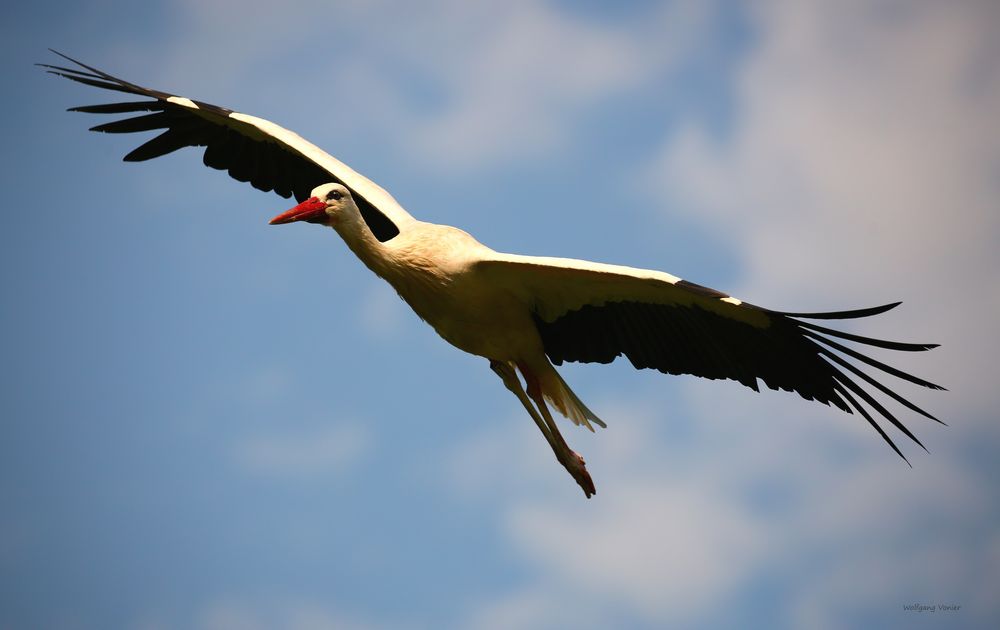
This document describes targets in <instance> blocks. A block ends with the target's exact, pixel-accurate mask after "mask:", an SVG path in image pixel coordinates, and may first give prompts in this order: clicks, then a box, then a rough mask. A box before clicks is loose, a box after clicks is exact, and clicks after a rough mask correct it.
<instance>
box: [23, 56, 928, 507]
mask: <svg viewBox="0 0 1000 630" xmlns="http://www.w3.org/2000/svg"><path fill="white" fill-rule="evenodd" d="M50 50H51V52H53V53H55V54H56V55H59V56H60V57H61V58H62V59H64V60H65V62H69V64H71V65H72V67H70V66H67V65H55V64H47V63H40V64H37V65H39V66H41V67H42V68H44V69H45V71H46V72H49V73H51V74H54V75H57V76H59V77H63V78H66V79H70V80H72V81H75V82H77V83H82V84H85V85H88V86H91V87H95V88H102V89H104V90H110V91H113V92H120V93H124V94H127V95H130V96H131V97H139V98H140V100H128V101H116V102H112V103H107V104H100V105H88V106H81V107H72V108H70V109H69V111H72V112H83V113H88V114H111V115H116V114H124V115H129V117H126V118H123V119H117V120H114V121H112V122H107V123H103V124H99V125H97V126H94V127H92V128H91V131H96V132H104V133H134V132H147V131H157V130H158V131H160V132H161V133H160V134H159V135H157V136H155V137H153V138H152V139H151V140H148V141H146V142H145V143H143V144H141V145H140V146H139V147H137V148H136V149H134V150H133V151H131V152H130V153H128V154H127V155H125V157H124V160H125V161H126V162H144V161H147V160H151V159H154V158H157V157H160V156H162V155H166V154H168V153H172V152H174V151H177V150H179V149H182V148H185V147H203V148H204V153H203V162H204V164H205V165H206V166H209V167H211V168H213V169H218V170H224V171H227V172H228V173H229V175H230V176H231V177H233V178H234V179H236V180H238V181H240V182H247V183H249V184H251V185H252V186H253V187H254V188H256V189H258V190H261V191H264V192H269V191H273V192H275V193H277V194H278V195H280V196H281V197H284V198H290V197H292V196H294V197H295V200H296V202H297V205H296V206H295V207H293V208H291V209H290V210H288V211H286V212H283V213H281V214H279V215H277V216H275V217H274V218H273V219H271V220H270V223H271V224H273V225H281V224H288V223H294V222H306V223H313V224H317V225H320V226H326V227H330V228H333V230H334V231H336V232H337V234H338V235H339V236H340V237H341V239H342V240H343V241H344V243H345V244H346V245H347V247H348V248H349V249H350V250H351V251H352V252H353V253H354V254H355V255H356V256H357V258H358V259H359V260H360V261H361V262H362V263H363V264H364V265H365V266H367V267H368V268H369V269H370V270H371V271H373V272H374V273H375V275H377V276H379V277H380V278H382V279H383V280H385V281H386V282H388V283H389V284H390V285H391V286H392V287H393V288H394V289H395V290H396V292H397V293H398V294H399V296H400V297H401V298H402V299H403V300H404V301H405V302H406V303H407V304H408V305H409V306H410V307H411V308H412V309H413V311H414V312H415V313H416V314H417V315H418V316H419V317H420V318H421V319H422V320H424V321H425V322H427V323H428V324H429V325H430V326H431V327H433V329H434V330H435V331H436V332H437V333H438V335H440V336H441V337H442V338H443V339H444V340H445V341H447V342H448V343H450V344H451V345H453V346H455V347H456V348H458V349H459V350H463V351H465V352H468V353H470V354H473V355H476V356H479V357H482V358H484V359H486V360H487V361H488V362H489V366H490V368H491V369H492V371H493V372H494V373H495V374H496V375H497V376H498V377H499V378H500V380H501V382H502V383H503V385H504V387H505V388H506V389H508V390H509V391H510V392H511V393H512V394H513V395H514V396H515V397H516V398H517V399H518V401H520V403H521V405H523V407H524V408H525V410H526V411H527V413H528V415H529V416H530V417H531V419H532V420H533V421H534V423H535V425H536V426H537V427H538V429H539V430H540V431H541V433H542V435H543V436H544V437H545V440H546V441H547V442H548V444H549V446H550V447H551V449H552V451H553V453H554V454H555V457H556V460H557V461H558V462H559V463H560V464H561V465H562V466H563V467H564V468H565V469H566V471H567V472H568V473H569V474H570V475H571V476H572V477H573V479H574V480H575V481H576V483H577V484H578V485H579V486H580V488H581V489H582V490H583V493H584V495H585V496H586V497H587V498H588V499H589V498H590V497H592V496H593V495H594V494H595V493H596V491H597V490H596V487H595V484H594V482H593V479H592V477H591V475H590V472H589V471H588V469H587V466H586V461H585V460H584V458H583V457H582V456H581V455H580V454H579V453H577V452H576V451H574V450H573V449H571V448H570V447H569V445H568V444H567V442H566V440H565V439H564V438H563V436H562V434H561V432H560V430H559V427H558V425H557V423H556V421H555V419H554V418H553V413H552V411H551V410H550V406H551V408H552V409H554V410H555V411H557V412H558V413H559V414H561V415H562V416H564V417H565V418H567V419H568V420H569V421H571V422H572V423H573V424H574V425H577V426H582V427H585V428H587V429H590V430H591V431H594V426H598V427H601V428H606V427H607V425H606V423H605V422H604V421H602V420H601V419H600V418H599V417H598V416H597V415H596V414H595V413H594V412H593V411H591V410H590V408H588V407H587V405H585V404H584V403H583V402H582V401H581V400H580V398H579V397H578V396H577V395H576V394H575V393H574V392H573V390H572V389H570V387H569V385H567V383H566V381H565V380H563V378H562V377H561V376H560V374H559V372H558V371H557V370H556V367H557V366H560V365H562V364H563V363H566V362H582V363H610V362H612V361H614V360H615V359H616V358H617V357H620V356H624V357H625V358H627V359H628V361H630V362H631V364H632V365H633V366H634V367H635V368H636V369H646V368H649V369H655V370H658V371H660V372H663V373H665V374H671V375H693V376H698V377H703V378H707V379H726V380H733V381H736V382H738V383H741V384H742V385H744V386H746V387H749V388H750V389H752V390H754V391H758V392H759V391H760V390H761V387H760V386H761V384H763V385H765V386H766V387H768V388H770V389H772V390H784V391H789V392H795V393H798V394H799V395H800V396H801V397H802V398H803V399H805V400H811V401H816V402H819V403H823V404H825V405H827V406H832V407H836V408H838V409H840V410H842V411H844V412H847V413H849V414H854V413H855V412H857V414H858V415H860V416H861V417H862V418H864V419H865V420H866V421H867V422H868V424H870V425H871V427H873V428H874V430H875V431H876V432H877V433H878V435H879V436H881V438H882V439H883V440H884V441H885V442H886V444H888V446H889V447H891V448H892V450H893V451H895V453H896V454H897V455H898V456H899V457H901V458H902V459H903V461H904V462H906V463H907V464H910V462H909V460H908V459H907V458H906V456H905V455H904V454H903V452H902V451H901V450H900V448H899V447H898V446H897V445H896V443H895V441H894V440H893V439H892V438H891V437H890V436H889V435H888V434H887V433H886V431H885V429H884V428H883V426H882V425H881V424H880V421H881V422H888V423H889V424H891V425H892V426H894V427H895V428H896V429H897V430H899V431H900V432H901V433H902V434H904V435H905V436H906V437H908V438H909V439H910V440H912V441H913V442H915V443H916V444H917V445H919V446H920V447H921V448H923V449H924V450H925V451H926V450H927V448H926V447H925V446H924V445H923V443H922V442H921V441H920V440H919V439H918V438H917V437H916V436H915V435H914V434H913V433H912V432H911V431H910V429H909V428H907V426H906V425H904V424H903V423H902V422H901V421H900V420H899V419H897V417H896V416H895V415H894V414H893V413H892V412H890V411H889V410H888V409H887V408H886V407H885V406H884V405H883V404H882V403H881V402H879V400H878V399H876V398H875V396H874V395H873V393H874V391H877V392H880V393H881V394H884V395H885V396H888V397H889V398H891V399H893V400H895V401H896V402H897V403H899V404H900V405H902V406H903V407H906V408H907V409H909V410H910V411H912V412H915V413H917V414H919V415H921V416H924V417H926V418H929V419H931V420H934V421H936V422H938V423H940V424H942V425H943V424H945V423H944V422H943V421H941V420H939V419H938V418H936V417H935V416H933V415H931V414H930V413H928V412H927V411H924V410H923V409H921V408H920V407H918V406H917V405H915V404H913V403H912V402H910V401H909V400H908V399H906V398H904V397H903V396H902V395H900V394H899V393H897V392H896V391H895V390H894V389H891V388H890V387H889V386H887V385H885V384H884V383H883V382H882V381H880V380H877V379H876V378H875V377H874V376H872V375H871V374H870V373H869V372H867V371H865V370H863V369H862V368H861V367H859V365H858V364H859V363H860V364H864V365H867V366H868V367H869V368H873V369H874V370H876V374H878V373H879V372H880V373H882V374H885V375H889V376H892V377H895V378H898V379H900V380H903V381H907V382H909V383H911V384H914V385H917V386H922V387H925V388H930V389H935V390H943V389H944V388H943V387H941V386H940V385H936V384H934V383H931V382H930V381H927V380H924V379H922V378H919V377H916V376H913V375H912V374H909V373H906V372H904V371H902V370H900V369H898V368H895V367H892V366H890V365H888V364H886V363H883V362H881V361H879V360H877V359H874V358H872V357H871V356H868V355H867V354H865V353H864V352H862V351H861V350H859V349H858V348H859V347H860V346H870V347H876V348H882V349H888V350H895V351H904V352H917V351H925V350H929V349H931V348H934V347H937V344H925V343H903V342H898V341H887V340H883V339H877V338H872V337H865V336H861V335H857V334H853V333H849V332H845V331H842V330H838V329H835V328H830V327H827V326H824V325H821V324H818V323H816V321H817V320H818V321H826V320H851V319H858V318H867V317H872V316H875V315H880V314H882V313H885V312H886V311H889V310H890V309H892V308H895V307H896V306H898V305H899V304H900V302H893V303H889V304H885V305H882V306H876V307H871V308H862V309H854V310H843V311H826V312H789V311H777V310H771V309H767V308H764V307H760V306H756V305H754V304H751V303H749V302H745V301H743V300H741V299H738V298H736V297H733V296H731V295H729V294H726V293H723V292H721V291H716V290H714V289H710V288H708V287H705V286H702V285H699V284H695V283H693V282H689V281H687V280H683V279H681V278H679V277H676V276H673V275H671V274H668V273H665V272H662V271H654V270H647V269H638V268H633V267H627V266H622V265H612V264H603V263H596V262H590V261H586V260H577V259H570V258H554V257H540V256H526V255H517V254H507V253H502V252H498V251H495V250H493V249H491V248H489V247H487V246H486V245H483V244H482V243H480V242H479V241H478V240H476V239H475V238H473V237H472V236H471V235H469V234H468V233H466V232H465V231H463V230H461V229H458V228H455V227H450V226H446V225H437V224H433V223H428V222H424V221H420V220H418V219H416V218H414V217H413V216H412V215H410V214H409V213H408V212H407V211H406V210H404V209H403V207H402V206H401V205H400V204H399V203H398V202H397V201H396V200H395V199H394V198H393V197H392V196H391V195H390V194H389V193H388V192H387V191H386V190H384V189H383V188H382V187H381V186H379V185H378V184H376V183H375V182H373V181H371V180H369V179H368V178H366V177H364V176H363V175H361V174H359V173H357V172H355V171H354V170H353V169H351V168H350V167H348V166H347V165H346V164H344V163H342V162H341V161H340V160H338V159H336V158H334V157H333V156H331V155H330V154H328V153H327V152H325V151H323V150H322V149H320V148H319V147H317V146H315V145H314V144H312V143H310V142H309V141H307V140H305V139H303V138H302V137H301V136H299V135H297V134H296V133H294V132H292V131H289V130H287V129H285V128H283V127H281V126H279V125H277V124H275V123H273V122H270V121H268V120H264V119H262V118H258V117H256V116H251V115H247V114H243V113H239V112H236V111H233V110H230V109H227V108H224V107H219V106H216V105H211V104H209V103H205V102H202V101H198V100H193V99H190V98H187V97H184V96H178V95H175V94H170V93H167V92H162V91H159V90H153V89H149V88H146V87H142V86H139V85H137V84H134V83H130V82H128V81H125V80H123V79H120V78H117V77H115V76H112V75H110V74H108V73H106V72H103V71H101V70H98V69H96V68H94V67H92V66H89V65H86V64H84V63H82V62H80V61H77V60H76V59H73V58H71V57H69V56H67V55H65V54H63V53H60V52H58V51H55V50H52V49H50ZM838 340H839V341H838ZM847 343H850V344H854V345H853V346H849V345H846V344H847ZM910 465H911V467H912V464H910Z"/></svg>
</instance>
